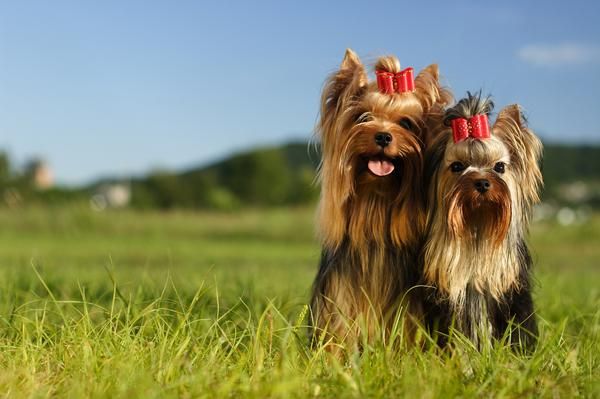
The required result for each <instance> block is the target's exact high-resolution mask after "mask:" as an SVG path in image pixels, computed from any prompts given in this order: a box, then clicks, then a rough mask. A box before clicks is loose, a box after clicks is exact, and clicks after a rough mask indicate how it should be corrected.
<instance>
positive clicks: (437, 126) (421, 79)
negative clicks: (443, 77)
mask: <svg viewBox="0 0 600 399" xmlns="http://www.w3.org/2000/svg"><path fill="white" fill-rule="evenodd" d="M415 95H416V96H417V98H418V99H419V102H420V103H421V106H422V107H423V123H424V130H423V137H422V140H423V142H424V144H425V147H428V146H429V145H431V144H432V142H433V140H434V139H435V136H436V135H437V134H438V133H439V132H440V131H442V130H443V128H444V126H443V117H444V111H445V108H446V106H447V105H448V104H450V103H451V102H452V101H453V97H452V93H451V92H450V91H449V90H448V89H446V88H445V87H442V85H441V84H440V72H439V68H438V66H437V64H431V65H429V66H428V67H426V68H424V69H423V70H422V71H421V72H420V73H419V75H418V76H417V77H416V78H415Z"/></svg>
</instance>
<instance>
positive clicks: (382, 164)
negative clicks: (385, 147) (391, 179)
mask: <svg viewBox="0 0 600 399" xmlns="http://www.w3.org/2000/svg"><path fill="white" fill-rule="evenodd" d="M368 167H369V170H370V171H371V172H372V173H373V174H375V175H377V176H387V175H389V174H390V173H392V172H393V171H394V164H393V163H391V162H390V161H387V160H385V159H370V160H369V165H368Z"/></svg>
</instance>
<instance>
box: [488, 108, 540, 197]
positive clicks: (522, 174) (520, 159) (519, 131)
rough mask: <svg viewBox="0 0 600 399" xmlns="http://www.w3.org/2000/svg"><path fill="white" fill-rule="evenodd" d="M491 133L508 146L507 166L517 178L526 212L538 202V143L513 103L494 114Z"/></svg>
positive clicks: (519, 110)
mask: <svg viewBox="0 0 600 399" xmlns="http://www.w3.org/2000/svg"><path fill="white" fill-rule="evenodd" d="M493 132H494V134H495V135H497V136H498V137H499V138H500V139H501V140H502V141H503V142H504V143H505V144H506V145H507V146H508V149H509V151H510V165H509V167H510V168H512V169H513V170H514V173H516V176H517V178H518V179H519V180H518V181H519V182H520V184H518V186H519V187H520V189H521V190H522V193H523V199H524V205H525V206H526V207H527V208H528V209H529V208H531V206H533V205H534V204H536V203H538V202H539V201H540V195H539V192H540V189H541V188H542V185H543V179H542V172H541V170H540V162H541V158H542V149H543V146H542V142H541V141H540V139H539V138H538V137H537V136H536V135H535V134H534V133H533V131H531V129H529V127H528V126H527V119H526V118H525V116H524V115H523V113H522V111H521V108H520V107H519V106H518V105H517V104H513V105H509V106H507V107H505V108H503V109H502V110H501V111H500V112H499V113H498V118H496V122H495V123H494V127H493Z"/></svg>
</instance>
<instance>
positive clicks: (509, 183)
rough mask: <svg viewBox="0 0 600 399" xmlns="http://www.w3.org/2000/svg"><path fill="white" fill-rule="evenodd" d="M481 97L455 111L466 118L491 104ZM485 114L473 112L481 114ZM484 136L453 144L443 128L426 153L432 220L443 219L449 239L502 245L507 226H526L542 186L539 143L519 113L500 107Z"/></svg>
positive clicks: (465, 101)
mask: <svg viewBox="0 0 600 399" xmlns="http://www.w3.org/2000/svg"><path fill="white" fill-rule="evenodd" d="M486 101H487V100H481V99H480V98H479V97H472V96H469V98H468V99H463V100H461V101H460V102H459V103H458V104H457V106H455V107H454V109H450V110H449V111H448V112H447V114H448V113H450V114H456V112H457V110H458V112H459V114H460V113H462V114H463V115H462V116H461V117H464V118H467V119H468V118H470V117H471V116H473V115H476V114H481V113H488V112H490V111H491V107H493V104H491V102H490V103H489V104H488V103H487V102H486ZM485 109H488V110H487V111H485V112H475V111H476V110H479V111H481V110H485ZM492 132H493V134H491V135H490V137H487V138H473V137H469V138H467V139H464V140H461V141H458V142H454V140H453V138H452V133H451V130H450V129H449V128H447V127H445V128H443V130H442V132H441V134H439V135H438V136H437V139H436V140H435V142H434V144H433V145H432V147H431V148H430V149H429V151H428V155H427V161H426V162H427V164H428V165H427V169H428V170H427V172H426V175H427V177H426V180H427V181H428V185H429V207H430V210H431V209H435V212H433V214H432V212H430V218H431V217H435V218H443V219H445V223H444V225H445V226H446V229H447V231H448V232H449V233H450V235H451V236H452V238H453V239H460V240H463V241H464V240H473V239H478V240H485V241H487V242H489V243H490V244H492V245H496V246H497V245H500V244H501V243H502V242H503V240H504V238H505V237H506V235H507V233H508V231H509V228H510V226H511V224H516V225H517V226H516V227H518V228H519V230H520V231H521V230H522V229H523V228H525V227H526V226H527V224H528V220H529V216H530V214H531V209H532V206H533V204H535V203H536V202H537V201H539V195H538V194H539V189H540V186H541V184H542V178H541V172H540V169H539V165H538V164H539V160H540V157H541V143H540V141H539V139H537V137H535V136H534V135H533V133H532V132H531V131H530V130H529V129H528V128H527V126H526V124H525V121H524V118H523V117H522V115H521V112H520V109H519V108H518V107H517V106H509V107H506V108H505V109H503V110H502V111H501V112H500V114H499V115H498V118H497V119H496V122H495V123H494V126H493V128H492Z"/></svg>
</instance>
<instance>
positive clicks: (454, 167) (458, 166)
mask: <svg viewBox="0 0 600 399" xmlns="http://www.w3.org/2000/svg"><path fill="white" fill-rule="evenodd" d="M466 168H467V167H466V166H465V165H464V164H463V163H462V162H458V161H457V162H452V163H451V164H450V170H451V171H452V172H454V173H458V172H462V171H463V170H465V169H466Z"/></svg>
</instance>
